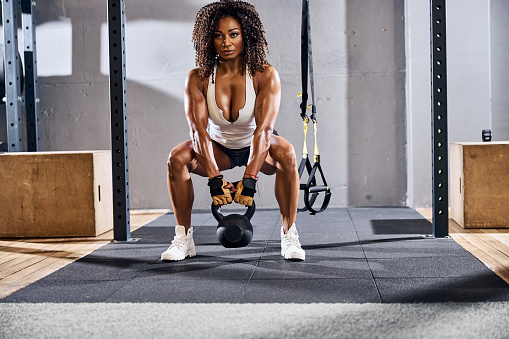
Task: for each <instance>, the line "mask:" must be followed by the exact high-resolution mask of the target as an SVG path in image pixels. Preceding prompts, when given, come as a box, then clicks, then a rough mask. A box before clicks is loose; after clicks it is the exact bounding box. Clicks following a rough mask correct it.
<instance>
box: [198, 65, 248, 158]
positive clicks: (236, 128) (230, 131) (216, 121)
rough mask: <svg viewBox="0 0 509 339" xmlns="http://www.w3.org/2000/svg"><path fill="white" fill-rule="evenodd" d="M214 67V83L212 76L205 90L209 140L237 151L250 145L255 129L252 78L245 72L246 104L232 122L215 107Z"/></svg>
mask: <svg viewBox="0 0 509 339" xmlns="http://www.w3.org/2000/svg"><path fill="white" fill-rule="evenodd" d="M215 77H216V67H214V83H213V82H212V76H210V77H209V86H208V89H207V107H208V110H209V126H208V132H209V135H210V138H211V139H212V140H214V141H217V142H218V143H220V144H221V145H223V146H224V147H226V148H230V149H239V148H244V147H247V146H250V145H251V138H252V136H253V132H254V130H255V128H256V122H255V118H254V108H255V101H256V93H255V90H254V86H253V78H252V77H251V76H250V75H249V72H248V71H247V70H246V103H245V104H244V107H242V108H241V109H240V110H239V117H238V119H237V120H235V121H234V122H230V121H228V120H226V119H225V118H224V115H223V111H222V110H221V109H220V108H219V107H217V102H216V86H215Z"/></svg>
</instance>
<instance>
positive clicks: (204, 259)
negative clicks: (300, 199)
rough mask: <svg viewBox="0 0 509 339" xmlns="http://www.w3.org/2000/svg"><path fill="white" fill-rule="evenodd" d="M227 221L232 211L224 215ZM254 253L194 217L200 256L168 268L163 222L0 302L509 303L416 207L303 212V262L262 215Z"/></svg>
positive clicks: (507, 288) (501, 288)
mask: <svg viewBox="0 0 509 339" xmlns="http://www.w3.org/2000/svg"><path fill="white" fill-rule="evenodd" d="M225 214H226V213H225ZM252 223H253V226H254V237H253V240H252V242H251V243H250V244H249V246H247V247H244V248H240V249H226V248H223V247H222V246H220V245H219V244H218V242H217V238H216V235H215V229H216V226H217V222H216V221H215V219H214V218H213V217H212V215H211V214H210V213H205V212H204V213H194V214H193V225H194V240H195V243H196V246H197V252H198V254H197V256H196V257H194V258H188V259H186V260H184V261H182V262H170V263H168V262H162V261H160V260H159V257H160V254H161V253H162V252H163V251H164V250H165V249H166V248H167V247H168V246H169V243H170V241H171V240H172V239H173V235H174V225H175V220H174V218H173V215H171V214H167V215H164V216H162V217H160V218H159V219H157V220H155V221H153V222H151V223H150V224H148V225H146V226H144V227H142V228H140V229H138V230H137V231H136V232H133V233H132V237H133V238H137V239H139V240H138V241H135V242H128V243H110V244H108V245H106V246H104V247H102V248H101V249H99V250H97V251H95V252H94V253H92V254H90V255H88V256H86V257H84V258H82V259H80V260H78V261H76V262H74V263H72V264H69V265H68V266H66V267H64V268H62V269H60V270H58V271H56V272H55V273H53V274H51V275H49V276H47V277H45V278H43V279H41V280H39V281H37V282H35V283H33V284H31V285H29V286H27V287H26V288H24V289H22V290H20V291H18V292H16V293H14V294H12V295H10V296H8V297H6V298H4V299H3V300H1V301H0V302H73V303H80V302H165V303H167V302H168V303H169V302H183V303H216V302H217V303H315V302H324V303H345V302H348V303H366V302H372V303H394V302H398V303H414V302H448V301H460V302H477V301H509V285H508V284H506V283H505V282H504V281H503V280H502V279H501V278H499V277H498V276H497V275H495V274H494V273H493V272H492V271H491V270H489V269H488V268H487V267H486V266H485V265H484V264H482V263H481V262H480V261H479V260H478V259H477V258H475V257H474V256H472V255H471V254H470V253H468V252H467V251H466V250H464V249H463V248H462V247H461V246H459V245H458V244H456V243H455V242H454V241H453V240H452V239H434V238H426V237H424V236H423V235H426V234H431V233H432V229H431V224H430V222H428V221H427V220H426V219H424V218H423V217H422V216H421V215H420V214H418V213H417V212H416V211H415V210H413V209H410V208H329V209H328V210H327V211H325V212H323V213H320V214H317V215H314V216H312V215H309V214H307V213H299V214H298V216H297V229H298V231H299V234H300V240H301V243H302V245H303V248H304V249H305V250H306V261H304V262H290V261H287V260H284V259H283V257H282V256H281V255H280V235H279V232H280V217H279V212H278V211H276V210H258V211H256V213H255V216H254V217H253V219H252Z"/></svg>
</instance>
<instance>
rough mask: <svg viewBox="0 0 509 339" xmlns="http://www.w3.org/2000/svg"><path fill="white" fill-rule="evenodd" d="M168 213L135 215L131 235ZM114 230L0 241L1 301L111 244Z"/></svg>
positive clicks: (133, 215)
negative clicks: (97, 234) (79, 234)
mask: <svg viewBox="0 0 509 339" xmlns="http://www.w3.org/2000/svg"><path fill="white" fill-rule="evenodd" d="M166 213H168V210H145V211H132V212H131V221H132V222H131V223H130V225H131V232H134V231H135V230H136V229H138V228H140V227H142V226H144V225H145V224H147V223H149V222H151V221H153V220H155V219H157V218H159V217H160V216H162V215H164V214H166ZM112 239H113V230H110V231H108V232H105V233H103V234H100V235H99V236H97V237H76V238H22V239H0V299H2V298H4V297H6V296H8V295H10V294H12V293H14V292H16V291H18V290H19V289H21V288H23V287H25V286H27V285H29V284H32V283H34V282H35V281H37V280H39V279H41V278H43V277H45V276H47V275H49V274H51V273H53V272H55V271H56V270H58V269H60V268H62V267H64V266H66V265H68V264H69V263H72V262H74V261H76V260H77V259H79V258H82V257H84V256H86V255H88V254H89V253H92V252H93V251H95V250H97V249H99V248H100V247H102V246H104V245H106V244H108V243H110V242H111V241H112Z"/></svg>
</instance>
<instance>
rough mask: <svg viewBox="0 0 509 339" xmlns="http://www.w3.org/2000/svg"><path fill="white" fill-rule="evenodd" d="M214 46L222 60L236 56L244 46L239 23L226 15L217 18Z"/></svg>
mask: <svg viewBox="0 0 509 339" xmlns="http://www.w3.org/2000/svg"><path fill="white" fill-rule="evenodd" d="M214 47H215V49H216V51H217V54H219V57H220V58H221V59H223V60H232V59H235V58H236V57H238V56H239V55H240V54H241V53H242V50H243V48H244V41H243V40H242V32H241V30H240V23H239V22H238V21H237V20H236V19H234V18H232V17H231V16H227V17H224V18H221V19H219V21H218V22H217V26H216V30H215V31H214Z"/></svg>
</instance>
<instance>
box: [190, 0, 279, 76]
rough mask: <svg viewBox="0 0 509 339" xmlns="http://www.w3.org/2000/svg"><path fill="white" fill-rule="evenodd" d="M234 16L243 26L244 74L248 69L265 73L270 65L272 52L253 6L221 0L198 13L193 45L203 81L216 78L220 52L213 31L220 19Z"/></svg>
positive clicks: (236, 1) (237, 1)
mask: <svg viewBox="0 0 509 339" xmlns="http://www.w3.org/2000/svg"><path fill="white" fill-rule="evenodd" d="M228 16H230V17H233V18H234V19H236V20H237V21H238V22H239V23H240V26H241V27H240V28H241V32H242V38H243V41H244V49H243V51H242V57H243V67H242V74H244V70H245V69H246V65H247V66H248V67H247V68H248V70H249V74H251V75H253V74H254V72H255V71H260V72H263V70H264V66H270V64H269V63H268V62H267V60H266V52H265V51H267V53H268V52H269V47H268V44H267V40H265V36H264V33H265V30H264V28H263V24H262V22H261V21H260V17H259V16H258V13H257V12H256V10H255V8H254V6H253V5H251V4H249V3H247V2H244V1H240V0H221V1H217V2H213V3H211V4H208V5H206V6H204V7H202V8H201V9H200V10H199V11H198V13H197V14H196V19H195V21H194V29H193V39H192V41H193V43H194V49H195V50H196V58H195V59H196V66H198V67H199V74H200V76H201V77H202V78H205V77H208V76H211V75H212V76H213V73H214V65H215V63H216V59H217V52H216V49H215V48H214V44H213V40H212V39H213V38H214V32H215V28H216V25H217V22H218V21H219V19H221V18H224V17H228Z"/></svg>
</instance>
